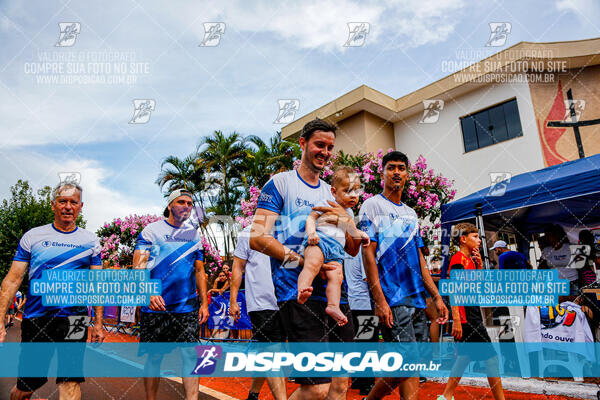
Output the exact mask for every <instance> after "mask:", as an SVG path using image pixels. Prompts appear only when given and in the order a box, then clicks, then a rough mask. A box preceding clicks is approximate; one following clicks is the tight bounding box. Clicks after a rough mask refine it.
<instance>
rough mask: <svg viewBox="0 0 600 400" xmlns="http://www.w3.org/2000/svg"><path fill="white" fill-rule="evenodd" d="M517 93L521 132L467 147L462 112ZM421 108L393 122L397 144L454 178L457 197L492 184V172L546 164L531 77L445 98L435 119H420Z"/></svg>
mask: <svg viewBox="0 0 600 400" xmlns="http://www.w3.org/2000/svg"><path fill="white" fill-rule="evenodd" d="M512 98H516V99H517V106H518V109H519V117H520V119H521V127H522V129H523V136H521V137H518V138H514V139H510V140H507V141H505V142H501V143H498V144H495V145H492V146H488V147H484V148H481V149H477V150H474V151H470V152H468V153H465V150H464V143H463V137H462V130H461V126H460V117H462V116H465V115H468V114H471V113H473V112H476V111H479V110H482V109H485V108H487V107H490V106H492V105H495V104H498V103H502V102H504V101H506V100H510V99H512ZM421 117H422V113H421V114H418V115H413V116H411V117H409V118H407V119H405V120H404V121H400V122H397V123H395V124H394V136H395V143H396V149H397V150H399V151H402V152H404V153H406V155H407V156H408V158H409V159H410V160H411V161H414V160H416V159H417V157H418V156H419V154H422V155H423V156H425V158H426V159H427V162H428V164H429V167H430V168H434V170H436V171H438V172H441V173H442V174H443V175H444V176H445V177H447V178H449V179H453V180H454V181H455V184H454V188H455V189H456V190H457V194H456V198H461V197H464V196H466V195H468V194H470V193H472V192H474V191H477V190H480V189H483V188H484V187H487V186H489V185H490V173H491V172H509V173H511V174H512V175H517V174H520V173H523V172H527V171H532V170H537V169H540V168H544V161H543V158H542V150H541V146H540V139H539V134H538V129H537V126H536V120H535V116H534V112H533V106H532V102H531V95H530V91H529V86H528V84H527V83H511V84H494V85H487V86H484V87H482V88H478V89H475V90H474V91H472V92H469V93H467V94H465V95H462V96H461V97H459V98H457V99H454V100H449V101H445V104H444V109H443V110H442V111H441V113H440V116H439V119H438V121H437V122H436V123H430V124H425V123H419V120H420V119H421Z"/></svg>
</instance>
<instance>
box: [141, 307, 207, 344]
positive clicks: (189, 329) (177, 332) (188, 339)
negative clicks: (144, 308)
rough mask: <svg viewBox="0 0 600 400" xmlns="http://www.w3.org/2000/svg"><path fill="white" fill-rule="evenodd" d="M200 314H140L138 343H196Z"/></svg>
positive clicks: (196, 311) (198, 335)
mask: <svg viewBox="0 0 600 400" xmlns="http://www.w3.org/2000/svg"><path fill="white" fill-rule="evenodd" d="M199 341H200V314H199V312H198V310H195V311H192V312H189V313H173V312H161V313H153V312H142V313H140V343H143V342H146V343H154V342H157V343H198V342H199Z"/></svg>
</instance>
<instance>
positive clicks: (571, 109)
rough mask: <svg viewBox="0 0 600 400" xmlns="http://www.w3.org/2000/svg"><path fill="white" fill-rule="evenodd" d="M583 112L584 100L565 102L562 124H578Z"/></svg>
mask: <svg viewBox="0 0 600 400" xmlns="http://www.w3.org/2000/svg"><path fill="white" fill-rule="evenodd" d="M583 110H585V100H571V99H568V100H565V116H564V117H563V119H562V122H579V118H581V113H582V112H583Z"/></svg>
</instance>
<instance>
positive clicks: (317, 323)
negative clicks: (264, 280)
mask: <svg viewBox="0 0 600 400" xmlns="http://www.w3.org/2000/svg"><path fill="white" fill-rule="evenodd" d="M335 131H336V127H335V126H333V125H331V124H329V123H327V122H326V121H323V120H320V119H315V120H313V121H310V122H308V123H307V124H306V125H305V126H304V127H303V129H302V134H301V136H300V139H299V143H300V147H301V148H302V162H301V164H300V166H299V168H298V169H297V170H294V171H287V172H282V173H279V174H276V175H274V176H273V177H272V178H271V179H270V180H269V182H267V183H266V184H265V186H264V187H263V189H262V191H261V194H260V197H259V199H258V205H257V210H256V214H255V215H254V222H253V224H252V232H251V237H250V247H251V248H252V250H256V251H259V252H261V253H264V254H266V255H268V256H269V257H271V270H272V275H273V286H274V287H275V296H276V298H277V302H278V305H279V309H280V311H281V312H280V315H281V318H282V322H283V326H284V329H285V331H286V334H287V337H288V340H289V341H291V342H318V341H328V340H329V335H328V316H327V314H326V313H325V307H326V305H327V298H326V296H325V282H324V280H323V279H321V278H320V277H318V276H317V278H315V280H314V281H313V292H312V295H311V297H309V299H308V300H307V301H306V302H305V303H304V304H300V303H298V301H297V297H298V275H299V274H300V271H301V269H302V265H303V262H304V258H303V256H302V252H303V249H302V242H303V240H304V236H305V223H306V218H307V217H308V215H309V214H310V213H311V212H312V211H313V210H315V211H319V212H323V215H321V217H320V218H319V223H326V222H331V221H334V223H336V224H337V226H338V227H339V226H340V224H342V226H343V225H344V224H352V223H353V221H352V220H351V218H350V216H349V215H348V213H347V212H346V210H344V208H343V207H342V206H340V205H338V204H337V203H335V202H334V199H333V195H332V194H331V188H330V186H329V185H328V184H327V183H325V182H324V181H322V180H321V179H319V175H320V173H321V171H322V170H323V168H325V165H326V164H327V162H328V161H329V158H330V157H331V155H332V151H333V146H334V142H335ZM322 200H328V201H329V204H330V206H331V207H315V205H316V204H317V203H318V202H321V201H322ZM328 219H329V220H328ZM359 248H360V238H352V237H350V236H348V237H346V248H345V249H346V251H347V252H348V253H349V254H353V255H356V254H357V253H358V250H359ZM323 268H324V269H329V270H333V269H335V266H331V265H328V264H324V265H323ZM347 325H350V324H347ZM347 329H349V331H350V332H349V336H350V338H351V337H352V336H353V333H352V332H351V329H352V328H351V327H349V328H347ZM342 381H345V385H343V382H342ZM296 382H298V383H300V388H299V389H298V390H297V391H296V392H294V394H293V395H292V398H294V399H296V400H299V399H307V400H318V399H325V397H326V396H327V395H328V392H330V383H331V382H332V380H331V378H297V379H296ZM347 382H348V379H347V378H336V380H335V381H334V382H333V384H331V392H330V397H331V398H339V397H340V396H339V393H341V392H344V393H345V389H344V388H345V387H346V386H347ZM338 384H339V385H338ZM342 386H344V387H342ZM338 389H339V390H338ZM344 396H345V394H344Z"/></svg>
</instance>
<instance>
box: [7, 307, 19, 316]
mask: <svg viewBox="0 0 600 400" xmlns="http://www.w3.org/2000/svg"><path fill="white" fill-rule="evenodd" d="M16 313H17V309H16V308H9V309H8V311H7V312H6V314H7V315H15V314H16Z"/></svg>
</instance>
